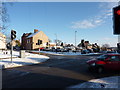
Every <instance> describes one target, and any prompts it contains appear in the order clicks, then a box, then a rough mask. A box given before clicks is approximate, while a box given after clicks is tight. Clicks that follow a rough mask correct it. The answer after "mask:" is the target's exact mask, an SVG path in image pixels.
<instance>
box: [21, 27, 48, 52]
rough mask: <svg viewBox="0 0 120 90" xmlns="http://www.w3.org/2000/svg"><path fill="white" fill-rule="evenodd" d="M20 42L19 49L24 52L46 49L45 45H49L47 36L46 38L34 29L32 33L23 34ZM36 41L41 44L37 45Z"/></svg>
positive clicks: (41, 32)
mask: <svg viewBox="0 0 120 90" xmlns="http://www.w3.org/2000/svg"><path fill="white" fill-rule="evenodd" d="M21 40H22V41H21V44H22V45H21V47H22V49H25V50H34V49H38V48H40V47H46V46H47V45H46V44H47V43H49V38H48V36H46V35H45V34H44V32H43V31H38V30H37V29H34V33H24V34H23V35H22V39H21ZM38 40H41V41H42V44H40V45H38Z"/></svg>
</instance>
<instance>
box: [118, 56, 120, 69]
mask: <svg viewBox="0 0 120 90" xmlns="http://www.w3.org/2000/svg"><path fill="white" fill-rule="evenodd" d="M118 58H119V61H118V69H119V71H120V55H119V56H118Z"/></svg>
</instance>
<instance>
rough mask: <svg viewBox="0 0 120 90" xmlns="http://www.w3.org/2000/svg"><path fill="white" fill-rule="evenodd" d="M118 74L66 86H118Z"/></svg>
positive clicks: (119, 80)
mask: <svg viewBox="0 0 120 90" xmlns="http://www.w3.org/2000/svg"><path fill="white" fill-rule="evenodd" d="M119 87H120V76H112V77H105V78H100V79H92V80H89V81H88V82H84V83H82V84H78V85H74V86H70V87H68V88H119Z"/></svg>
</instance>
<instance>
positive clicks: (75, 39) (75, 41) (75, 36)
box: [75, 31, 77, 47]
mask: <svg viewBox="0 0 120 90" xmlns="http://www.w3.org/2000/svg"><path fill="white" fill-rule="evenodd" d="M76 33H77V31H75V47H76Z"/></svg>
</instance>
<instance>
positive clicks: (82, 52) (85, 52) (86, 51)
mask: <svg viewBox="0 0 120 90" xmlns="http://www.w3.org/2000/svg"><path fill="white" fill-rule="evenodd" d="M87 53H90V52H89V51H88V50H87V49H84V50H82V51H81V54H87Z"/></svg>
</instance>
